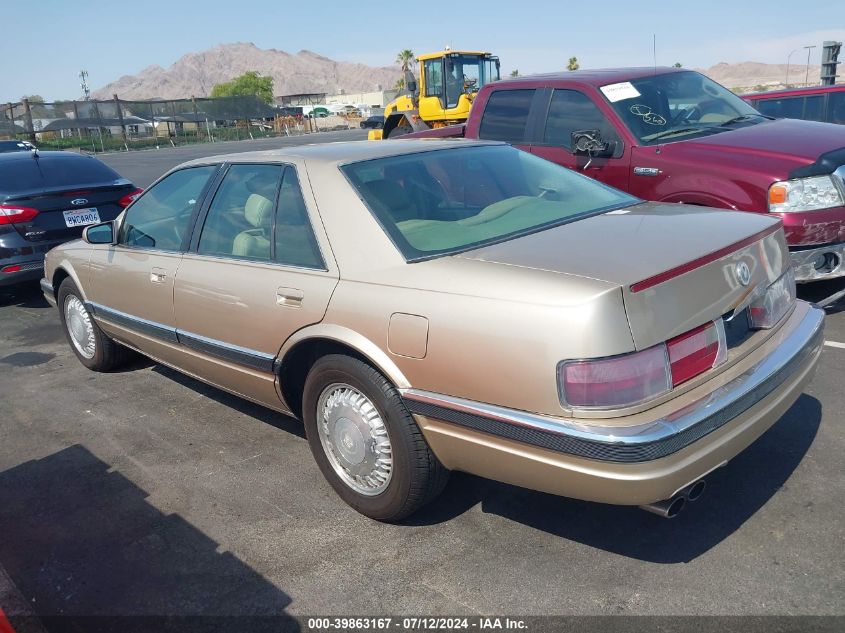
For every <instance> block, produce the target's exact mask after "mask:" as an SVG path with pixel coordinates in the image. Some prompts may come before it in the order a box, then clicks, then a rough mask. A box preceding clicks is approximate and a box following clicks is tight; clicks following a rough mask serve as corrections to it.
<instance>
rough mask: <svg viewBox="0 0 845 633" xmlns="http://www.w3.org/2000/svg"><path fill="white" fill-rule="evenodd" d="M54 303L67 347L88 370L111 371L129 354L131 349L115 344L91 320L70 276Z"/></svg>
mask: <svg viewBox="0 0 845 633" xmlns="http://www.w3.org/2000/svg"><path fill="white" fill-rule="evenodd" d="M57 305H58V306H59V318H60V319H61V321H62V329H63V330H64V332H65V337H67V341H68V343H69V344H70V348H71V349H72V350H73V353H74V354H76V357H77V358H78V359H79V362H80V363H82V364H83V365H85V366H86V367H87V368H88V369H92V370H94V371H110V370H112V369H115V368H117V367H119V366H120V365H122V364H123V363H125V362H126V360H127V359H128V358H129V357H130V356H131V351H130V350H128V349H127V348H125V347H123V346H122V345H118V344H117V343H115V342H114V341H113V340H112V339H111V338H109V337H108V336H107V335H106V334H105V332H103V331H102V330H101V329H100V328H99V326H98V325H97V324H96V323H95V322H94V318H93V317H92V316H91V313H90V312H89V311H88V308H86V307H85V303H84V302H83V301H82V295H81V293H80V292H79V289H78V288H77V287H76V284H75V283H73V280H72V279H70V278H69V277H68V278H67V279H65V280H64V281H63V282H62V284H61V285H60V286H59V292H58V293H57Z"/></svg>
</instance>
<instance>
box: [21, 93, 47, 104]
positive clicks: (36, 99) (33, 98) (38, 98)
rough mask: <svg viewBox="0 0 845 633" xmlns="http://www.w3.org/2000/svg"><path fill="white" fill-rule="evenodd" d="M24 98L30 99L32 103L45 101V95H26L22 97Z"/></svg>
mask: <svg viewBox="0 0 845 633" xmlns="http://www.w3.org/2000/svg"><path fill="white" fill-rule="evenodd" d="M24 99H29V102H30V103H44V97H42V96H41V95H24V96H22V97H21V101H23V100H24Z"/></svg>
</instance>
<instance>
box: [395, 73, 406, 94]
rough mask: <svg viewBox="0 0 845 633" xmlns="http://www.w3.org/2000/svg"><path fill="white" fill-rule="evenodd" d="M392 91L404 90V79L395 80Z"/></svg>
mask: <svg viewBox="0 0 845 633" xmlns="http://www.w3.org/2000/svg"><path fill="white" fill-rule="evenodd" d="M393 89H394V90H397V91H399V92H403V91H404V90H405V78H404V77H399V79H397V80H396V83H395V84H394V85H393Z"/></svg>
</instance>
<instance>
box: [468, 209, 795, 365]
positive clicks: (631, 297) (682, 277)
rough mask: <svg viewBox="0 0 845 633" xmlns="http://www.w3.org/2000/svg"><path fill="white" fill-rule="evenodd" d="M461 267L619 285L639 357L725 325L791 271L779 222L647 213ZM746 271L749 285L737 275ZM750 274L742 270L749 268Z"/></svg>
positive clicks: (487, 251) (588, 222) (526, 240)
mask: <svg viewBox="0 0 845 633" xmlns="http://www.w3.org/2000/svg"><path fill="white" fill-rule="evenodd" d="M459 257H464V258H469V259H477V260H481V261H489V262H496V263H500V264H508V265H512V266H521V267H526V268H536V269H541V270H547V271H553V272H559V273H565V274H570V275H579V276H582V277H590V278H593V279H598V280H601V281H605V282H610V283H613V284H616V285H619V286H620V287H621V288H622V293H623V298H624V301H625V310H626V313H627V316H628V321H629V324H630V327H631V334H632V336H633V339H634V343H635V345H636V347H637V349H645V348H647V347H651V346H652V345H655V344H657V343H661V342H663V341H666V340H667V339H669V338H672V337H673V336H677V335H679V334H683V333H684V332H687V331H689V330H690V329H692V328H694V327H697V326H699V325H702V324H704V323H706V322H707V321H710V320H713V319H716V318H718V317H720V316H722V315H725V314H727V313H729V312H731V311H732V310H734V309H735V308H737V307H741V306H743V303H744V301H745V300H746V299H747V298H748V297H749V296H750V295H751V293H753V292H754V290H755V289H756V288H757V287H758V286H766V285H768V284H769V283H771V282H772V281H774V280H775V279H777V278H778V277H779V276H780V275H781V274H782V273H783V271H785V270H786V268H787V267H788V266H789V252H788V249H787V245H786V241H785V239H784V237H783V231H781V230H780V224H779V221H777V220H776V219H774V218H771V217H767V216H765V215H762V214H752V213H741V212H733V211H723V210H715V209H705V208H702V207H686V206H682V205H667V204H658V203H643V204H639V205H636V206H633V207H629V208H627V209H621V210H618V211H611V212H609V213H605V214H603V215H599V216H594V217H592V218H586V219H584V220H580V221H577V222H573V223H571V224H566V225H563V226H560V227H557V228H553V229H548V230H546V231H541V232H539V233H535V234H533V235H528V236H525V237H522V238H518V239H515V240H510V241H508V242H504V243H501V244H495V245H492V246H487V247H484V248H480V249H476V250H473V251H469V252H466V253H462V254H461V255H459ZM741 262H744V263H745V265H746V266H747V267H748V272H749V273H750V274H749V277H748V279H747V283H746V284H743V283H742V281H743V280H744V276H743V279H740V277H741V275H740V274H739V273H740V271H739V270H738V266H740V263H741ZM743 268H744V267H743Z"/></svg>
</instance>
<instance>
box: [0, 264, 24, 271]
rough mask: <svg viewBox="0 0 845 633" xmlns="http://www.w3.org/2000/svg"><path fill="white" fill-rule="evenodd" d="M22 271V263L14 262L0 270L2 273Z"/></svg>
mask: <svg viewBox="0 0 845 633" xmlns="http://www.w3.org/2000/svg"><path fill="white" fill-rule="evenodd" d="M20 271H21V265H20V264H12V265H11V266H3V270H0V273H19V272H20Z"/></svg>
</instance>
